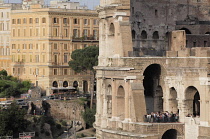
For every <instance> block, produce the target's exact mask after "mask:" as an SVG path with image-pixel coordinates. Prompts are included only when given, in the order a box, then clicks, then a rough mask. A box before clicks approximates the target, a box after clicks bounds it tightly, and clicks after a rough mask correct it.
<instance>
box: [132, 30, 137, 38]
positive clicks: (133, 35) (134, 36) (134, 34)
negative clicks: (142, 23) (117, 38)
mask: <svg viewBox="0 0 210 139" xmlns="http://www.w3.org/2000/svg"><path fill="white" fill-rule="evenodd" d="M135 39H136V31H135V30H132V40H135Z"/></svg>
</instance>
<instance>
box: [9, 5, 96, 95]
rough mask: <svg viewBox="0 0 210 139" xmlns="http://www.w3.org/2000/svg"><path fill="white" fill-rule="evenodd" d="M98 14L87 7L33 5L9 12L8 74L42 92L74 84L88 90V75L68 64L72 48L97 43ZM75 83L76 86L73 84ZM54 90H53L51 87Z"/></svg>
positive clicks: (48, 93)
mask: <svg viewBox="0 0 210 139" xmlns="http://www.w3.org/2000/svg"><path fill="white" fill-rule="evenodd" d="M98 34H99V33H98V14H97V13H96V11H91V10H66V9H53V8H39V7H35V8H34V9H30V10H13V11H12V12H11V45H10V46H11V53H10V54H11V59H12V64H11V75H13V76H16V77H18V78H20V79H24V80H31V82H32V83H34V84H35V85H36V86H40V87H41V88H42V89H43V91H44V92H45V91H46V95H50V94H52V93H53V90H52V88H54V87H55V88H58V89H59V88H63V87H71V86H75V85H73V83H74V84H77V85H78V88H79V89H80V91H85V92H89V89H90V79H91V76H90V75H85V74H76V73H75V72H74V71H73V70H71V69H70V68H69V66H68V61H69V60H70V57H71V53H72V51H74V50H76V49H82V48H84V47H87V46H92V45H96V46H97V45H98ZM75 87H77V86H75ZM54 92H55V90H54Z"/></svg>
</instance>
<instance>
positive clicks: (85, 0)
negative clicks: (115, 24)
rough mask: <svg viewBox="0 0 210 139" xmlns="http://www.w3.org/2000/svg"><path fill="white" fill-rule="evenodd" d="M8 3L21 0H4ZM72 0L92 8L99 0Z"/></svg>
mask: <svg viewBox="0 0 210 139" xmlns="http://www.w3.org/2000/svg"><path fill="white" fill-rule="evenodd" d="M4 1H5V2H9V3H20V2H21V0H4ZM70 1H72V2H80V5H86V6H88V8H89V9H94V7H96V6H97V5H99V1H100V0H70ZM45 3H46V4H49V3H50V0H45Z"/></svg>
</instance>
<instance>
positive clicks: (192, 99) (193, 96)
mask: <svg viewBox="0 0 210 139" xmlns="http://www.w3.org/2000/svg"><path fill="white" fill-rule="evenodd" d="M185 106H186V110H185V111H186V112H185V113H186V115H192V116H194V117H195V116H200V95H199V92H198V90H197V89H196V88H195V87H194V86H190V87H188V88H187V89H186V91H185Z"/></svg>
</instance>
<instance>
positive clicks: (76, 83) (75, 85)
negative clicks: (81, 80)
mask: <svg viewBox="0 0 210 139" xmlns="http://www.w3.org/2000/svg"><path fill="white" fill-rule="evenodd" d="M78 85H79V84H78V82H77V81H74V82H73V87H74V88H76V89H77V88H78Z"/></svg>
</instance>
